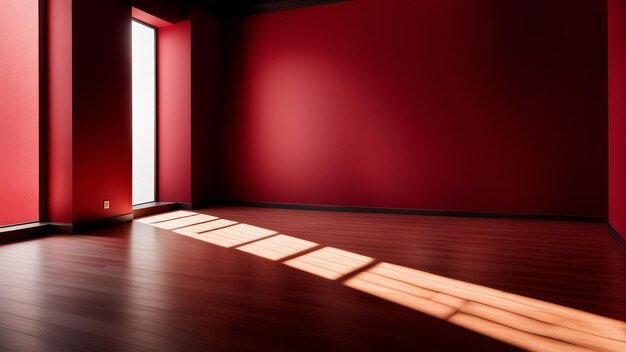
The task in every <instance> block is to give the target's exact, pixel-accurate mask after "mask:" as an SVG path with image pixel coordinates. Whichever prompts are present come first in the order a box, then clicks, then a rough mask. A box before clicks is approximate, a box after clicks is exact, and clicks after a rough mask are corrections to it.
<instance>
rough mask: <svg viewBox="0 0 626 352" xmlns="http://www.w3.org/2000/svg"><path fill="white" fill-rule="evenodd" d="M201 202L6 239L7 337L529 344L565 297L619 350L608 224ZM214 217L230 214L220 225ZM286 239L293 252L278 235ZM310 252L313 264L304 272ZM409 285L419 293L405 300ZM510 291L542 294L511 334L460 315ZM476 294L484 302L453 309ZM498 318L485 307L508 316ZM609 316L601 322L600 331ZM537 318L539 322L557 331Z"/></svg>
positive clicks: (120, 346)
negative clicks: (178, 213) (167, 214)
mask: <svg viewBox="0 0 626 352" xmlns="http://www.w3.org/2000/svg"><path fill="white" fill-rule="evenodd" d="M198 213H201V214H208V215H210V216H211V217H200V218H198V217H197V216H198V215H193V214H187V215H185V217H184V218H187V222H186V223H185V222H184V221H183V222H182V223H176V222H175V221H174V222H171V221H169V222H168V221H167V220H163V219H162V221H161V222H155V223H153V224H146V223H141V222H137V221H135V222H133V223H128V224H124V225H120V226H116V227H112V228H108V229H105V230H101V231H97V232H93V233H88V234H82V235H54V236H48V237H45V238H40V239H34V240H30V241H25V242H20V243H12V244H7V245H2V246H0V351H220V350H291V351H308V350H325V351H341V350H349V351H352V350H360V351H364V350H385V351H396V350H407V351H408V350H410V351H517V350H519V349H518V348H517V347H515V346H513V345H517V346H529V345H528V344H526V345H525V344H524V343H526V342H524V343H521V344H516V343H517V340H515V339H522V338H527V337H528V336H530V335H529V330H531V329H532V328H533V326H534V325H533V324H535V323H536V324H545V322H544V321H543V318H542V317H534V316H532V315H531V314H534V313H533V312H534V311H535V310H537V311H539V310H541V311H542V312H543V313H546V312H556V313H554V314H556V315H558V314H559V313H558V311H559V310H560V309H561V307H562V308H563V312H564V313H563V314H564V315H563V316H564V317H565V318H562V319H561V320H559V323H558V324H560V326H559V328H560V329H565V328H564V327H566V326H567V322H568V321H569V322H571V321H574V320H575V319H577V317H583V318H581V319H583V320H584V319H586V317H589V319H590V320H589V321H590V323H589V326H587V327H584V326H583V325H585V324H584V322H583V323H581V324H579V325H581V326H583V327H582V328H580V331H581V332H580V334H575V336H574V337H571V336H570V337H567V336H566V337H565V338H564V341H566V342H568V341H569V342H568V343H571V341H574V342H576V343H573V345H572V346H574V347H576V346H578V347H581V346H582V347H585V344H586V343H588V342H585V341H588V339H587V340H585V339H584V338H582V337H580V336H583V335H584V336H592V337H593V336H595V337H598V336H599V338H601V339H602V341H603V342H602V343H606V345H605V346H608V347H607V350H612V347H614V346H618V347H617V348H619V346H621V345H620V344H621V343H622V342H623V341H622V339H623V338H624V337H626V325H623V324H622V322H624V321H626V255H624V253H623V252H622V251H621V249H620V248H619V247H618V245H617V244H616V243H615V242H614V240H613V239H612V238H611V237H610V236H609V234H608V232H607V231H608V230H607V226H606V225H605V224H598V223H573V222H548V221H523V220H500V219H471V218H450V217H426V216H410V215H383V214H359V213H339V212H321V211H301V210H282V209H262V208H245V207H215V208H208V209H204V210H202V211H199V212H198ZM193 216H195V217H196V218H195V219H197V220H196V221H193V219H190V218H191V217H193ZM213 217H215V218H213ZM184 218H180V219H178V220H179V221H180V220H182V219H184ZM216 218H219V219H227V220H230V221H232V222H226V221H223V222H222V223H221V224H222V225H223V228H222V230H219V229H218V230H216V228H217V227H220V226H221V225H220V226H218V225H210V224H211V223H214V224H216V223H215V222H216V221H220V220H218V219H216ZM157 220H158V219H157ZM147 222H149V221H147ZM198 222H200V223H202V224H201V225H200V227H198V226H197V224H198ZM158 224H161V227H164V228H159V227H157V226H156V225H158ZM207 224H209V225H207ZM217 224H219V223H217ZM233 224H238V225H239V227H238V228H234V227H232V226H233ZM242 224H246V225H242ZM248 225H252V226H254V227H252V226H248ZM194 226H195V227H194ZM235 226H236V225H235ZM181 227H186V229H187V230H183V231H180V228H181ZM257 227H260V228H262V229H264V230H261V229H258V228H257ZM229 228H230V229H231V230H228V229H229ZM224 229H226V230H224ZM233 229H234V230H233ZM175 231H178V232H175ZM206 231H214V232H206ZM215 231H217V232H215ZM219 231H221V232H219ZM229 231H230V232H229ZM201 232H204V235H207V234H209V235H210V236H209V235H207V236H204V235H202V234H201V235H195V233H201ZM235 232H236V233H235ZM276 234H283V235H286V236H284V237H282V238H276ZM202 236H204V237H202ZM211 236H212V237H211ZM233 236H234V237H233ZM242 236H243V237H242ZM245 236H252V237H245ZM268 236H271V237H268ZM287 236H288V237H287ZM233 239H235V240H236V241H239V242H229V241H233ZM268 239H272V241H273V242H272V241H269V242H267V241H266V242H263V243H261V242H259V241H263V240H268ZM211 241H213V243H212V242H211ZM281 241H282V242H281ZM285 241H287V242H285ZM244 242H246V243H250V244H248V245H247V246H246V245H245V243H244ZM255 242H258V243H256V244H255ZM281 243H282V245H284V246H283V247H281V248H291V249H292V250H293V251H292V252H289V251H287V252H281V250H280V248H279V249H277V248H278V247H271V246H274V245H277V244H278V245H279V246H280V245H281ZM327 247H331V248H332V249H331V250H330V251H329V250H327V249H325V250H324V251H322V252H318V254H315V253H314V252H316V251H319V250H320V249H322V248H327ZM294 248H295V249H294ZM333 251H334V252H333ZM343 251H347V252H343ZM315 255H317V256H318V257H317V259H316V258H312V257H311V256H315ZM323 255H325V256H326V257H325V258H327V259H328V261H329V262H333V261H336V258H339V257H340V258H343V259H341V263H339V264H340V266H341V267H342V268H344V269H345V268H346V267H347V269H346V270H344V271H342V270H343V269H342V270H339V269H337V270H335V269H333V268H327V269H324V268H323V267H324V264H323V263H324V262H321V260H322V259H323ZM304 256H308V257H307V258H309V259H307V258H304ZM268 258H270V259H268ZM320 258H322V259H320ZM364 258H365V259H364ZM306 260H318V261H320V262H319V263H322V264H319V263H318V262H314V263H318V264H319V265H318V264H315V265H311V263H312V262H310V261H309V262H307V261H306ZM307 263H308V264H307ZM351 265H352V266H351ZM385 265H386V267H385ZM315 267H318V268H319V267H322V271H321V272H317V273H316V274H312V273H310V272H309V271H311V270H309V269H311V268H315ZM385 268H387V269H389V270H388V271H389V272H390V273H396V274H397V275H400V273H403V274H402V275H404V276H403V277H404V278H406V279H403V280H405V281H406V282H412V283H414V284H415V282H418V281H419V280H422V281H419V282H423V284H421V283H420V284H419V286H420V287H417V286H418V285H417V284H415V285H414V286H410V287H408V288H406V290H405V289H404V288H403V286H402V287H401V285H404V286H407V285H406V282H404V283H402V282H401V283H400V284H401V285H400V284H397V283H398V282H399V281H393V280H392V279H390V277H391V276H392V275H396V274H392V275H391V276H389V277H385V279H386V280H387V281H388V282H391V281H393V282H396V284H397V285H400V286H398V287H396V288H397V289H398V291H393V290H391V289H390V290H391V291H389V290H382V291H381V290H377V289H372V287H373V286H372V285H369V284H368V285H366V283H368V282H369V281H367V280H366V279H367V277H368V276H367V275H369V276H372V277H373V275H378V274H380V275H382V274H381V273H382V272H383V271H384V270H385ZM393 268H399V269H398V271H397V272H394V271H393ZM313 271H314V272H315V270H313ZM377 273H378V274H377ZM329 274H330V275H329ZM334 274H336V275H334ZM333 275H334V276H333ZM451 279H454V280H451ZM412 280H413V281H412ZM416 280H417V281H416ZM470 284H474V285H470ZM429 285H431V286H429ZM437 285H439V286H437ZM464 285H465V286H464ZM477 285H478V286H477ZM392 286H393V285H392V284H389V286H388V287H392ZM376 287H378V286H376ZM402 290H404V291H402ZM446 290H448V291H446ZM454 290H456V291H454ZM400 291H402V292H400ZM452 291H454V292H452ZM398 292H399V293H398ZM406 292H409V293H411V292H413V293H414V292H418V294H417V295H418V296H419V294H422V293H423V294H424V295H426V296H424V297H426V298H427V299H426V300H423V299H421V298H418V297H417V296H415V297H416V298H415V299H409V300H406V299H404V300H403V299H402V297H405V296H406ZM451 292H452V293H451ZM491 293H493V294H494V296H493V297H496V296H497V297H498V298H497V299H496V298H493V302H494V303H493V304H491V303H490V302H491V301H489V300H490V299H492V298H489V297H491V296H489V295H490V294H491ZM429 294H430V296H429ZM403 295H404V296H403ZM471 295H473V296H471ZM434 296H435V297H434ZM451 296H454V297H451ZM445 297H447V304H449V305H450V306H452V307H455V310H454V311H453V312H452V313H451V314H447V313H446V311H445V309H444V308H449V307H448V306H447V305H442V306H441V307H442V309H444V310H436V309H434V308H435V307H439V306H440V305H438V304H436V303H432V305H420V304H418V303H419V302H434V301H435V300H436V299H441V298H445ZM472 297H478V298H476V299H473V298H472ZM481 297H487V298H481ZM453 299H454V300H455V301H454V302H457V301H459V302H460V301H462V302H463V308H461V307H460V306H455V305H454V303H450V302H451V301H452V300H453ZM481 299H484V300H486V301H484V302H481ZM530 299H533V300H530ZM505 300H510V302H509V301H506V302H509V303H510V304H511V308H510V312H509V311H508V310H507V311H506V312H504V313H506V314H509V315H510V316H513V315H514V314H512V313H511V312H514V311H515V307H517V306H516V305H517V304H518V303H519V302H522V303H520V304H528V305H527V306H521V307H535V308H533V309H530V308H529V309H528V310H527V311H523V309H522V311H515V313H516V314H517V315H515V317H517V318H519V317H522V318H523V319H526V320H520V321H521V323H520V324H521V325H522V326H520V327H517V328H516V330H515V333H514V334H508V333H505V334H504V335H498V334H499V333H498V331H499V330H497V329H495V328H494V326H491V325H489V326H487V325H483V326H482V327H477V328H475V327H474V326H473V325H472V324H470V323H468V322H471V321H472V320H471V319H475V317H477V316H480V314H481V313H480V312H481V310H480V309H476V308H477V307H479V306H482V307H483V308H485V307H487V308H490V309H493V307H497V306H498V302H505ZM515 300H521V301H518V302H514V301H515ZM524 300H526V301H524ZM469 301H471V302H470V303H472V304H473V307H474V311H475V312H477V313H475V314H474V315H473V316H470V315H467V314H460V313H459V312H466V313H467V312H468V310H467V309H468V306H467V302H469ZM441 302H443V300H441ZM528 302H531V303H528ZM533 302H534V303H533ZM549 303H551V304H549ZM503 304H504V303H503ZM544 306H545V309H543V307H544ZM565 307H569V308H573V309H571V310H567V309H566V308H565ZM500 308H501V307H500ZM485 311H486V310H482V312H485ZM498 312H502V311H501V310H500V311H498ZM584 312H586V313H584ZM457 313H458V314H457ZM588 313H591V314H588ZM468 314H469V313H468ZM546 314H547V313H546ZM493 316H494V317H496V314H494V315H493ZM529 316H530V317H531V318H532V319H533V320H532V324H530V323H528V322H527V321H528V318H527V317H529ZM461 317H466V318H468V319H469V320H464V321H462V320H459V319H460V318H461ZM507 317H508V315H507V316H504V318H502V317H500V318H497V317H496V318H493V319H491V318H489V319H488V320H489V322H490V324H491V323H494V322H495V323H499V324H505V323H506V324H508V322H504V323H503V322H502V321H499V320H498V319H506V320H507V321H511V324H514V323H515V319H517V318H515V319H513V318H507ZM568 317H573V318H572V319H573V320H570V319H569V318H568ZM457 318H458V319H457ZM470 318H471V319H470ZM483 318H484V315H483ZM607 318H610V319H607ZM485 319H487V318H485ZM546 319H547V318H546ZM563 321H565V322H563ZM605 321H606V322H607V325H606V326H608V330H610V331H609V332H606V333H605V332H604V331H599V332H598V329H600V328H598V326H602V324H603V323H604V322H605ZM597 322H599V323H597ZM570 325H571V324H570ZM538 326H539V327H538V328H537V329H539V330H540V331H539V332H534V333H533V334H535V335H542V336H541V338H542V339H550V341H554V343H561V342H562V341H560V337H558V336H557V338H555V337H554V336H553V335H549V333H548V332H546V333H545V334H544V332H543V331H541V330H542V328H541V325H538ZM574 328H576V329H577V327H574ZM608 330H607V331H608ZM518 331H519V333H518ZM522 331H525V332H522ZM551 331H552V330H551ZM555 331H556V330H555ZM559 331H560V330H559ZM568 331H570V330H568ZM571 331H579V330H571ZM524 334H525V335H524ZM605 334H606V335H605ZM486 335H490V336H493V337H494V338H492V337H489V336H486ZM527 335H528V336H527ZM565 335H567V334H564V335H563V336H565ZM502 336H504V337H502ZM533 336H534V335H533ZM568 336H569V335H568ZM531 337H532V336H531ZM528 338H529V339H530V340H529V341H530V342H528V341H527V342H528V343H530V344H531V345H530V346H533V345H532V343H535V342H533V341H534V340H532V338H530V337H528ZM579 340H580V341H582V342H581V343H580V344H578V343H577V341H579ZM537 341H544V340H537ZM554 346H558V345H549V344H546V345H543V348H545V349H546V350H551V349H555V350H557V349H560V348H557V347H554ZM539 347H542V346H539ZM582 347H581V350H583V349H582ZM576 348H577V347H576ZM585 348H587V349H590V348H589V345H586V347H585ZM537 349H539V348H537ZM591 349H594V348H591ZM598 349H599V348H598ZM572 350H576V349H575V348H573V349H572Z"/></svg>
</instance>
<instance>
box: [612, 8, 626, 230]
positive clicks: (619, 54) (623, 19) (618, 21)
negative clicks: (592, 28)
mask: <svg viewBox="0 0 626 352" xmlns="http://www.w3.org/2000/svg"><path fill="white" fill-rule="evenodd" d="M608 13H609V223H610V224H611V225H613V227H614V228H615V229H616V230H617V231H618V232H620V234H621V235H622V236H626V2H624V1H621V0H609V9H608Z"/></svg>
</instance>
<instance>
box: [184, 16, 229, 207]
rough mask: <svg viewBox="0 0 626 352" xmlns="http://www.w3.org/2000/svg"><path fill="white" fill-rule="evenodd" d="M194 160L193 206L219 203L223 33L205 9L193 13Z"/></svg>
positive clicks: (192, 149) (192, 103)
mask: <svg viewBox="0 0 626 352" xmlns="http://www.w3.org/2000/svg"><path fill="white" fill-rule="evenodd" d="M191 29H192V30H191V32H192V33H191V40H192V42H191V71H192V72H191V94H192V95H191V114H192V121H191V127H192V128H191V135H192V139H191V142H192V144H191V153H192V155H191V158H192V163H191V167H192V203H193V204H194V206H202V205H203V204H206V202H207V201H209V200H213V199H215V193H216V190H215V188H216V187H218V185H217V183H216V182H217V179H216V178H215V171H216V170H217V165H216V159H215V158H216V155H217V154H218V153H220V149H219V145H218V144H217V140H218V139H217V136H218V135H219V130H218V127H217V124H216V119H217V116H218V115H219V113H220V110H219V106H220V103H221V101H220V97H221V96H220V94H221V65H222V62H221V56H222V51H221V48H222V32H221V25H220V23H219V22H218V21H217V19H216V18H215V17H213V16H211V15H210V14H208V13H207V12H206V11H205V10H203V9H202V8H201V7H196V6H194V7H193V8H192V10H191Z"/></svg>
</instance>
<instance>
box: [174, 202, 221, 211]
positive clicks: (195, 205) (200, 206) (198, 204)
mask: <svg viewBox="0 0 626 352" xmlns="http://www.w3.org/2000/svg"><path fill="white" fill-rule="evenodd" d="M178 204H179V205H180V209H183V210H198V209H204V208H208V207H210V206H212V205H218V204H221V203H217V202H215V201H202V202H193V203H178Z"/></svg>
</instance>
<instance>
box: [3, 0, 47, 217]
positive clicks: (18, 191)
mask: <svg viewBox="0 0 626 352" xmlns="http://www.w3.org/2000/svg"><path fill="white" fill-rule="evenodd" d="M38 6H39V5H38V1H37V0H3V1H0V24H1V27H0V109H1V110H0V111H1V112H0V226H3V225H9V224H16V223H22V222H28V221H35V220H38V219H39V103H38V102H39V61H38V60H39V27H38V21H39V9H38Z"/></svg>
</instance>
